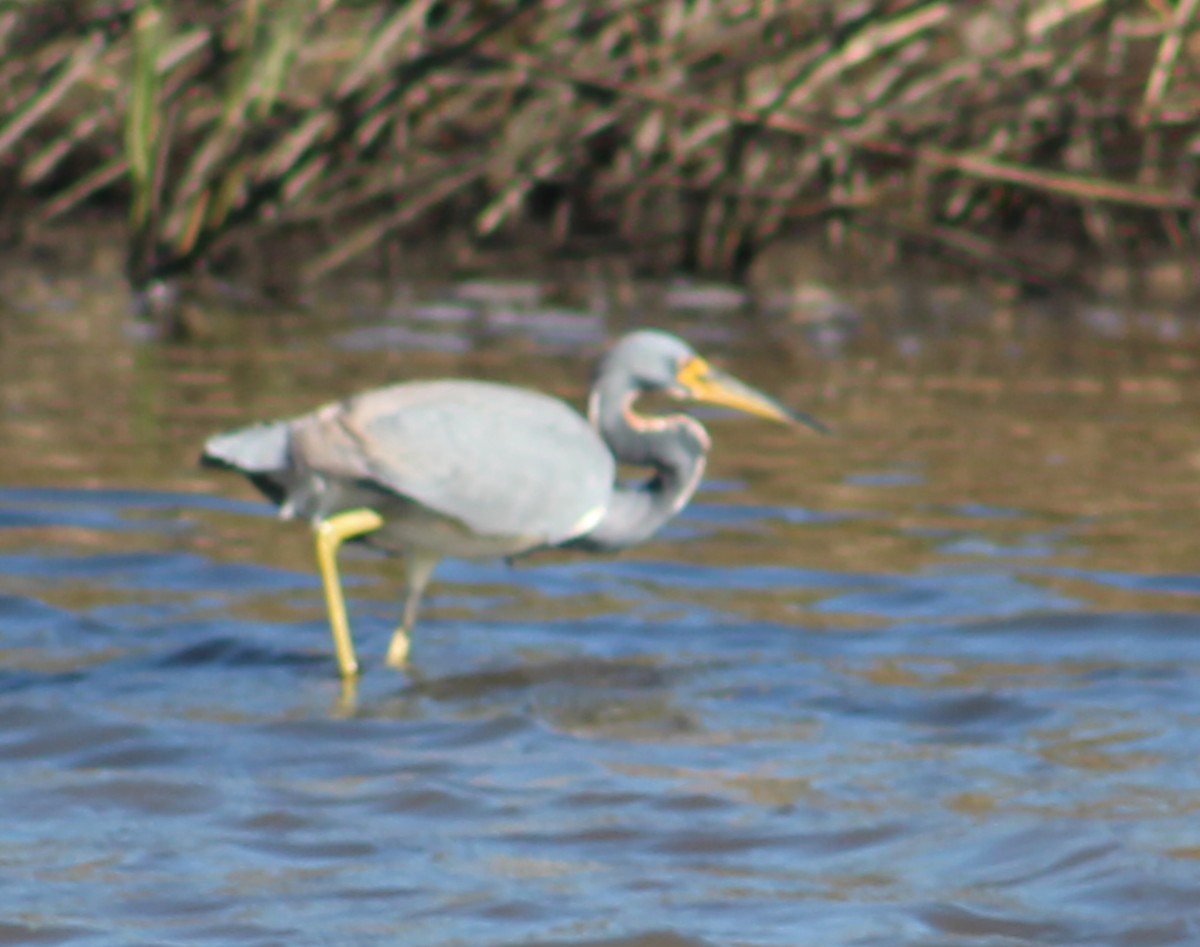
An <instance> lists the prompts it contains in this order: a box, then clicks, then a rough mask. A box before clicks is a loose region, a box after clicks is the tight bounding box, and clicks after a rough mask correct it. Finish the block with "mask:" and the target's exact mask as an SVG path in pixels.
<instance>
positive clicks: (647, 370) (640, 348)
mask: <svg viewBox="0 0 1200 947" xmlns="http://www.w3.org/2000/svg"><path fill="white" fill-rule="evenodd" d="M614 370H616V371H620V372H621V373H623V374H625V375H626V376H627V377H628V378H629V380H630V382H631V384H633V385H634V386H635V387H637V388H638V389H639V390H641V391H662V392H665V393H666V394H668V395H670V396H671V397H673V398H677V399H679V400H681V401H695V402H700V403H702V404H711V405H719V406H721V407H725V408H732V409H733V410H735V411H740V412H742V413H743V414H753V415H757V416H758V417H762V418H769V419H771V420H774V421H782V422H784V423H787V424H804V425H807V426H808V427H811V428H814V429H815V430H818V431H822V432H826V433H827V432H828V428H826V427H825V425H824V424H822V423H821V422H820V421H818V420H816V419H815V418H813V417H810V416H809V415H807V414H805V413H803V412H801V411H796V410H793V409H792V408H788V407H785V406H784V405H782V404H780V403H779V402H778V401H776V400H775V399H774V398H772V397H770V396H769V395H766V394H764V393H763V392H761V391H759V390H757V389H756V388H752V387H751V386H750V385H747V384H746V383H745V382H742V381H739V380H738V379H737V378H734V377H733V376H732V375H730V374H728V373H727V372H723V371H721V370H720V369H717V368H714V367H713V366H712V365H710V364H709V362H708V361H707V360H706V359H704V358H701V357H700V356H699V355H697V354H696V352H695V351H694V350H693V349H692V347H691V346H690V345H688V344H687V343H686V342H684V341H683V340H682V339H680V338H678V337H676V336H674V335H671V334H670V333H668V332H662V331H659V330H656V329H641V330H638V331H637V332H631V333H630V334H628V335H626V336H624V337H623V338H622V339H621V340H620V341H618V342H617V344H616V345H614V346H613V347H612V348H611V349H610V350H609V352H608V354H607V355H606V356H605V358H604V362H603V363H602V367H601V371H602V372H604V371H614Z"/></svg>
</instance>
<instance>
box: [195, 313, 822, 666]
mask: <svg viewBox="0 0 1200 947" xmlns="http://www.w3.org/2000/svg"><path fill="white" fill-rule="evenodd" d="M654 390H658V391H665V392H666V393H668V394H670V395H672V396H675V397H677V398H680V399H692V400H699V401H706V402H709V403H714V404H725V405H727V406H730V407H733V408H736V409H738V410H742V411H746V412H749V413H753V414H760V415H763V416H765V417H771V418H774V419H776V420H783V421H801V422H804V423H808V424H810V425H813V426H816V427H820V425H818V424H817V423H816V422H815V421H813V420H812V419H811V418H809V417H807V416H806V415H802V414H798V413H796V412H792V411H789V410H788V409H785V408H783V407H782V406H781V405H779V404H778V403H777V402H775V401H773V400H771V399H770V398H768V397H767V396H766V395H763V394H762V393H760V392H757V391H755V390H754V389H752V388H749V387H747V386H745V385H743V384H742V383H741V382H738V381H737V380H736V379H734V378H732V377H730V376H728V375H725V374H724V373H722V372H719V371H717V370H716V369H714V368H712V367H711V366H710V365H709V364H708V363H707V362H705V361H704V360H703V359H701V358H699V357H698V356H697V355H696V353H695V352H693V351H692V349H691V348H690V347H689V346H688V345H687V344H686V343H684V342H683V341H682V340H680V339H678V338H676V337H675V336H672V335H668V334H667V333H664V332H656V331H652V330H642V331H639V332H634V333H630V334H629V335H627V336H625V337H624V338H622V339H621V340H619V341H618V342H617V343H616V344H615V345H614V346H613V347H612V349H611V350H610V351H609V352H608V353H607V354H606V355H605V356H604V357H603V358H602V359H601V361H600V363H599V365H598V370H597V374H596V379H595V383H594V385H593V388H592V393H591V397H590V400H589V404H588V418H587V419H586V420H585V419H584V418H583V417H582V416H581V415H580V414H579V413H577V412H576V411H575V410H573V409H572V408H570V407H569V406H567V405H566V404H565V403H564V402H562V401H559V400H558V399H556V398H552V397H549V396H547V395H544V394H541V393H539V392H536V391H529V390H525V389H522V388H515V387H511V386H508V385H499V384H493V383H490V382H481V381H467V380H445V381H417V382H407V383H402V384H396V385H390V386H388V387H384V388H377V389H374V390H371V391H367V392H363V393H362V394H359V395H355V396H353V397H351V398H348V399H346V400H344V401H339V402H335V403H332V404H328V405H325V406H324V407H322V408H319V409H318V410H316V411H314V412H312V413H311V414H305V415H301V416H299V417H295V418H291V419H288V420H282V421H271V422H266V423H262V424H255V425H253V426H251V427H247V428H242V429H240V430H237V431H233V432H230V433H225V434H218V435H216V436H214V437H212V438H210V439H209V440H208V442H207V443H206V444H205V447H204V454H203V457H202V460H203V461H204V462H205V463H207V464H210V465H217V466H223V467H231V468H234V469H236V470H239V471H241V472H242V473H244V474H245V475H246V476H247V477H248V478H249V479H250V480H251V481H252V482H253V483H254V484H255V485H256V486H257V487H258V488H259V490H261V491H262V492H263V494H264V495H266V496H267V498H268V499H270V500H271V501H272V502H273V503H275V504H277V505H278V506H279V507H280V510H281V515H283V516H299V517H303V518H304V519H308V520H310V521H312V522H313V523H314V524H316V525H318V526H322V525H323V524H339V523H340V524H341V526H342V527H344V529H343V528H339V529H338V530H335V532H336V536H334V538H332V539H328V540H325V539H322V537H321V535H319V536H318V546H319V554H320V550H321V548H322V547H321V543H322V542H327V543H328V550H327V552H326V554H327V556H328V557H330V558H332V555H333V553H334V552H335V551H336V548H337V545H338V544H340V543H341V542H342V541H343V540H344V539H346V538H354V537H358V538H362V539H363V540H365V541H367V542H370V543H372V544H374V545H378V546H381V547H383V548H386V549H390V550H392V551H395V552H398V553H403V554H405V556H406V558H407V560H408V562H409V566H408V579H409V582H408V586H409V588H408V594H407V597H406V604H405V622H404V625H403V626H402V628H401V629H400V631H399V632H397V636H398V637H397V639H394V641H393V652H389V660H391V661H392V663H401V662H402V661H403V660H404V656H405V655H406V654H407V644H406V640H407V639H406V638H405V644H404V646H403V648H401V647H400V646H399V644H398V641H399V636H400V635H401V633H406V632H407V629H408V628H409V627H411V625H412V622H413V621H414V619H415V614H416V607H417V602H418V600H419V598H420V596H421V592H422V590H423V588H424V585H425V583H426V581H427V580H428V577H429V574H430V573H431V572H432V569H433V566H434V564H436V562H437V560H438V559H439V558H440V557H442V556H447V555H452V556H464V557H487V556H498V555H503V556H512V555H516V554H520V553H523V552H528V551H530V550H534V549H539V548H544V547H548V546H562V545H571V546H575V547H579V548H584V549H590V550H611V549H618V548H621V547H623V546H627V545H630V544H632V543H636V542H641V541H643V540H645V539H647V538H649V537H650V536H652V535H653V534H654V533H655V532H656V531H657V530H658V529H660V528H661V526H662V525H663V524H664V523H666V522H667V521H668V520H669V519H670V518H671V517H672V516H674V515H675V514H677V513H678V512H679V511H680V510H681V509H682V508H683V506H684V505H685V504H686V503H687V501H688V499H689V498H690V497H691V496H692V494H693V493H694V491H695V489H696V487H697V485H698V484H699V481H700V477H701V475H702V474H703V471H704V465H705V458H706V455H707V452H708V448H709V438H708V435H707V433H706V432H705V430H704V428H703V427H702V426H701V425H700V424H699V422H697V421H696V420H694V419H693V418H690V417H688V416H687V415H683V414H676V415H671V416H669V417H663V418H647V417H643V416H641V415H638V414H636V413H635V412H634V410H633V405H634V401H635V400H636V398H637V396H638V395H639V394H640V393H642V392H646V391H654ZM618 460H620V461H622V462H624V463H629V464H635V465H641V466H645V467H649V468H650V469H651V476H650V477H649V478H648V479H647V480H646V481H645V482H644V483H642V484H640V485H637V486H634V487H618V486H616V485H615V482H614V480H615V476H616V466H617V461H618ZM351 511H359V512H362V511H367V514H368V519H369V523H368V525H363V524H364V523H366V522H367V521H366V520H362V519H355V518H354V516H352V515H350V514H351ZM351 520H354V525H347V524H349V523H350V521H351ZM319 533H320V530H319ZM327 570H328V571H327ZM322 577H323V579H324V581H325V584H326V592H327V595H331V592H330V585H331V584H332V583H335V582H336V583H338V589H337V596H338V597H340V594H341V593H340V580H338V579H337V577H336V569H335V566H332V565H330V566H325V565H323V566H322ZM331 602H332V599H331ZM342 607H344V606H342ZM330 609H331V623H332V624H333V626H334V635H335V641H336V640H337V638H338V634H339V632H338V619H337V617H336V616H335V615H334V614H333V611H334V609H335V605H334V604H331V605H330ZM342 623H343V625H344V623H345V620H344V616H343V618H342ZM345 637H346V639H347V640H348V639H349V633H348V629H346V631H345ZM346 650H347V652H350V656H349V657H347V658H346V659H344V660H343V668H342V670H343V673H344V674H352V673H354V668H355V667H356V665H353V657H352V647H351V646H350V645H349V644H347V645H346ZM397 656H398V657H397ZM393 659H394V660H393ZM340 660H341V658H340ZM348 667H349V670H348Z"/></svg>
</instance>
